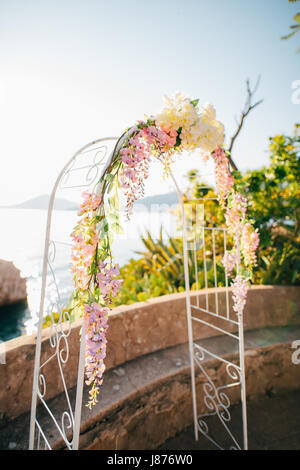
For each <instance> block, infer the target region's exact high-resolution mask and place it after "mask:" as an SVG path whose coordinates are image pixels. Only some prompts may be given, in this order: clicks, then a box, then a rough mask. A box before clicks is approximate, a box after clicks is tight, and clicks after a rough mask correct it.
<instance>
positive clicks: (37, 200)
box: [2, 194, 78, 211]
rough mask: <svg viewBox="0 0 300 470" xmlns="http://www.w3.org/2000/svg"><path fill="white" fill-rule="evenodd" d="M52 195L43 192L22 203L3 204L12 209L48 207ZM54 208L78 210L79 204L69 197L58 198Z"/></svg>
mask: <svg viewBox="0 0 300 470" xmlns="http://www.w3.org/2000/svg"><path fill="white" fill-rule="evenodd" d="M49 199H50V196H49V195H48V194H43V195H42V196H37V197H34V198H33V199H29V200H28V201H24V202H21V203H20V204H14V205H12V206H2V207H6V208H12V209H48V204H49ZM54 209H55V210H61V211H71V210H77V209H78V204H76V202H72V201H68V200H67V199H61V198H56V199H55V202H54Z"/></svg>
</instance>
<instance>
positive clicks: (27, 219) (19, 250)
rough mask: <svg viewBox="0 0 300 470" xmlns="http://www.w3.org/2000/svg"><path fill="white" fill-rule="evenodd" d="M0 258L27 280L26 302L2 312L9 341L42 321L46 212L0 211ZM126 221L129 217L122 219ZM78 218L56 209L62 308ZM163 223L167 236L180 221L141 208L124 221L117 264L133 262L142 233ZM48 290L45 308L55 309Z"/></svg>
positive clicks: (0, 326)
mask: <svg viewBox="0 0 300 470" xmlns="http://www.w3.org/2000/svg"><path fill="white" fill-rule="evenodd" d="M0 218H1V231H0V259H5V260H9V261H13V262H14V264H15V266H16V267H17V268H18V269H20V270H21V274H22V276H23V277H26V279H27V293H28V300H27V303H26V302H20V303H18V304H14V305H11V306H7V307H2V308H0V340H1V341H7V340H9V339H12V338H15V337H17V336H20V335H23V334H25V335H26V334H32V333H33V332H34V331H35V330H36V323H37V320H38V312H39V303H40V292H41V272H42V262H43V250H44V237H45V227H46V218H47V212H46V211H44V210H38V209H0ZM124 220H125V219H124ZM76 221H77V214H76V212H73V211H54V212H53V217H52V233H51V239H53V240H55V242H56V253H55V259H54V261H53V263H52V268H53V271H54V273H55V278H56V282H57V285H58V291H59V295H60V296H61V302H62V304H63V303H64V302H65V301H67V300H68V298H69V295H70V293H71V291H72V280H71V273H70V246H69V243H70V237H69V234H70V233H71V231H72V228H73V227H74V225H75V224H76ZM161 225H163V228H164V233H165V235H166V236H167V234H168V235H173V234H174V233H175V232H176V225H177V223H176V218H175V216H174V215H173V214H172V213H170V212H168V211H167V212H154V211H147V210H145V208H143V209H141V208H140V209H139V208H137V209H136V210H135V211H134V213H133V215H132V216H131V220H130V222H127V223H126V222H124V223H123V228H124V233H123V234H121V235H118V236H117V237H116V239H115V241H114V245H113V253H114V257H115V262H116V263H119V264H120V265H121V266H122V265H123V264H125V263H126V262H127V261H128V260H129V259H130V258H134V259H137V258H138V257H139V256H140V255H139V254H137V253H136V251H143V249H144V246H143V244H142V242H141V240H140V235H141V234H142V233H144V232H145V230H146V229H148V230H149V231H150V232H151V234H152V236H154V237H156V236H158V234H159V229H160V226H161ZM49 280H50V284H49V288H48V289H47V297H46V309H47V308H49V309H50V310H52V311H53V309H55V298H56V297H57V290H56V286H55V285H54V284H53V283H52V284H51V273H50V277H49Z"/></svg>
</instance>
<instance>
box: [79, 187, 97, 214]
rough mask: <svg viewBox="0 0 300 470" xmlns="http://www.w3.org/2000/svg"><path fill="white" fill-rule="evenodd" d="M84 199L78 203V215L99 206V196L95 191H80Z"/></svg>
mask: <svg viewBox="0 0 300 470" xmlns="http://www.w3.org/2000/svg"><path fill="white" fill-rule="evenodd" d="M82 196H83V198H84V201H83V202H82V204H81V205H80V208H79V212H78V215H79V216H81V215H83V214H84V213H85V212H88V211H93V210H95V209H97V207H99V205H100V203H101V197H100V196H99V195H98V194H96V193H89V192H88V191H84V192H83V193H82Z"/></svg>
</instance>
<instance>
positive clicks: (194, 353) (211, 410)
mask: <svg viewBox="0 0 300 470" xmlns="http://www.w3.org/2000/svg"><path fill="white" fill-rule="evenodd" d="M123 138H126V134H123V135H122V136H121V137H120V138H119V139H118V138H117V137H107V138H102V139H97V140H95V141H92V142H90V143H89V144H87V145H85V146H84V147H82V148H81V149H80V150H79V151H78V152H76V153H75V154H74V155H73V157H72V158H71V159H70V160H69V161H68V163H67V164H66V165H65V166H64V167H63V169H62V170H61V172H60V174H59V175H58V177H57V180H56V182H55V185H54V187H53V190H52V193H51V197H50V201H49V208H48V216H47V225H46V236H45V247H44V259H43V271H42V287H41V299H40V309H39V320H38V328H37V340H36V356H35V365H34V374H33V392H32V403H31V418H30V436H29V449H33V448H36V447H38V448H39V447H40V440H41V439H42V440H43V443H44V447H45V448H48V449H51V445H50V443H49V441H48V439H47V436H46V432H45V430H43V429H42V427H41V425H40V423H39V421H38V419H37V417H36V410H37V403H38V400H39V402H40V403H41V404H43V405H44V408H45V410H46V412H47V413H48V414H49V415H50V417H51V418H52V420H53V421H54V423H55V426H56V427H57V429H58V432H59V434H60V435H61V437H62V439H63V440H64V442H65V444H66V447H67V448H68V449H70V450H76V449H78V448H79V436H80V422H81V407H82V395H83V384H84V363H85V342H84V336H85V335H84V331H83V330H82V335H81V343H80V353H79V363H78V375H77V388H76V400H75V408H74V410H73V407H72V405H71V403H70V400H69V397H68V390H67V386H66V383H65V380H64V375H63V369H62V367H61V365H62V363H65V362H67V358H68V334H69V332H70V331H69V330H67V331H65V329H64V328H63V327H62V323H63V322H66V321H69V322H70V318H68V316H67V315H66V314H63V313H62V311H61V313H60V318H59V321H58V323H56V322H55V321H54V318H53V315H52V312H50V316H51V319H52V322H53V335H52V336H51V337H50V344H51V347H52V348H53V349H54V353H53V355H52V356H51V357H50V358H48V359H46V361H44V362H43V363H42V364H41V343H42V327H43V318H44V314H45V298H46V291H47V278H48V277H49V275H50V276H52V278H53V279H54V283H55V272H54V270H53V269H52V267H51V261H52V258H53V256H54V257H55V246H56V245H55V242H54V241H53V240H51V223H52V214H53V208H54V202H55V197H56V194H57V190H58V188H59V187H63V189H69V188H72V189H74V188H78V189H80V188H84V187H87V188H88V187H91V186H92V185H93V184H95V182H97V181H98V180H99V178H100V176H102V174H103V173H104V171H105V169H106V168H107V166H108V165H109V164H110V162H111V159H112V157H113V155H114V153H115V151H116V150H117V149H118V148H120V147H121V146H122V143H123ZM100 173H101V174H100ZM74 175H76V176H77V182H76V184H74V182H73V183H72V181H71V180H72V176H74ZM171 178H172V180H173V182H174V185H175V188H176V191H177V195H178V201H179V204H180V207H181V213H182V221H183V224H182V227H183V230H182V235H183V248H184V249H183V257H184V273H185V286H186V313H187V326H188V337H189V355H190V366H191V386H192V402H193V418H194V433H195V439H196V440H197V439H198V436H199V433H201V434H202V435H204V436H205V437H207V438H208V439H209V440H211V441H212V442H214V443H215V444H216V446H217V447H219V448H222V447H221V446H220V445H219V444H218V443H217V442H215V441H214V439H213V438H212V437H211V436H210V434H209V430H208V426H207V424H206V422H205V418H206V417H207V416H211V415H216V416H218V418H219V420H220V422H221V423H222V424H223V426H224V428H225V430H226V431H227V433H228V434H229V435H230V437H231V439H232V446H231V447H232V448H237V449H240V448H241V446H240V445H239V443H238V442H237V440H236V439H235V437H234V436H233V435H232V433H231V432H230V430H229V427H228V421H230V414H229V411H228V408H229V403H228V401H229V399H228V397H227V395H225V392H224V390H225V389H226V388H230V387H233V386H236V385H239V386H240V387H241V401H242V422H243V447H244V449H247V416H246V391H245V370H244V336H243V335H244V333H243V312H239V314H238V319H237V321H236V320H234V319H233V318H231V316H230V312H229V301H228V296H229V290H228V282H227V278H226V307H225V309H226V312H225V314H223V313H222V312H221V311H220V310H219V308H218V306H219V303H218V286H217V283H216V285H215V299H216V301H215V311H212V309H211V308H209V306H208V304H207V302H206V308H205V309H203V308H201V307H199V303H198V301H197V303H196V305H194V304H193V303H192V302H191V292H190V280H189V267H188V251H189V250H192V251H193V256H194V259H195V275H196V277H197V276H198V266H197V256H196V245H197V243H198V242H199V241H200V243H202V249H203V256H204V260H205V256H206V252H205V239H206V235H207V233H208V232H209V231H210V233H211V236H212V238H213V241H214V237H215V231H218V230H221V231H222V233H223V234H224V250H225V249H226V229H224V228H219V227H215V228H213V229H211V228H208V227H204V225H203V226H202V227H200V228H201V231H200V233H201V236H200V238H202V240H199V233H198V234H196V233H195V234H194V245H192V246H191V244H190V242H188V238H187V226H186V214H185V204H184V202H183V194H182V192H181V190H180V188H179V186H178V184H177V182H176V180H175V178H174V176H173V174H172V173H171ZM203 201H204V199H199V200H198V202H199V204H201V203H203ZM197 238H198V239H197ZM52 250H54V255H53V256H51V251H52ZM214 261H215V260H214ZM214 265H215V264H214ZM237 269H239V266H237ZM204 271H205V272H204V277H205V286H206V287H207V272H206V260H205V264H204ZM55 289H56V293H57V295H58V297H59V287H58V286H57V285H56V283H55ZM206 299H208V296H207V294H206ZM203 313H204V314H205V315H206V316H207V315H209V316H210V317H211V318H212V319H213V320H214V319H215V318H217V317H218V318H220V317H221V318H222V319H224V320H225V323H226V322H227V324H228V326H229V327H230V325H233V324H234V325H235V326H236V327H237V329H238V332H237V334H233V333H231V331H229V330H230V328H229V329H227V328H224V329H221V332H222V333H224V334H225V335H229V336H231V337H234V338H235V339H236V340H237V341H238V344H239V365H238V366H237V365H236V364H234V363H231V362H230V361H225V360H224V359H223V358H222V357H220V356H218V355H217V354H215V353H214V352H213V351H208V350H207V349H205V348H204V347H202V346H201V345H200V344H199V343H198V342H197V343H196V342H195V341H194V339H193V322H194V321H196V322H200V323H202V324H205V325H209V326H211V327H212V328H215V329H216V330H219V331H220V328H218V327H216V326H215V325H214V324H213V322H212V323H210V322H207V320H203V318H201V314H203ZM61 343H62V344H61ZM62 345H63V346H64V349H63V348H62ZM63 353H64V354H65V357H64V356H63ZM205 355H209V356H210V357H214V358H216V359H219V360H220V361H222V362H223V363H224V361H225V364H226V371H227V373H228V375H229V376H230V377H231V379H232V380H233V381H232V383H230V384H229V385H225V386H223V387H219V388H218V389H217V388H216V387H215V385H214V383H213V381H212V380H211V379H210V378H209V376H208V375H207V372H206V371H205V369H204V367H203V365H202V361H203V359H204V358H205ZM54 359H56V360H57V362H58V365H59V369H60V373H61V378H62V381H63V386H64V393H65V395H66V402H67V410H66V411H64V413H63V415H62V417H61V424H59V421H58V419H57V418H56V417H55V415H54V412H52V410H50V408H49V407H48V405H47V403H46V401H45V400H44V395H45V391H46V378H45V377H44V375H43V372H42V369H43V367H44V366H45V365H46V364H47V363H48V362H49V361H51V360H54ZM195 365H196V366H199V367H200V369H201V372H202V373H203V374H204V375H205V376H206V378H207V382H206V383H205V384H204V393H205V397H206V398H205V400H206V402H207V403H206V404H208V413H206V414H205V413H204V414H202V415H198V413H197V405H198V403H197V393H196V378H195ZM225 397H226V398H225ZM227 400H228V401H227ZM65 427H67V428H68V429H70V428H71V429H72V439H71V440H68V438H67V433H66V431H65Z"/></svg>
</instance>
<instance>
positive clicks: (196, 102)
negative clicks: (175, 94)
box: [191, 99, 199, 108]
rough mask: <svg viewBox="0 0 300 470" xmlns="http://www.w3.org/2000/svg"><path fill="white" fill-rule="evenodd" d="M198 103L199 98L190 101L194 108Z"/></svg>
mask: <svg viewBox="0 0 300 470" xmlns="http://www.w3.org/2000/svg"><path fill="white" fill-rule="evenodd" d="M198 103H199V99H197V100H193V101H191V104H192V105H193V106H194V107H195V108H196V106H197V104H198Z"/></svg>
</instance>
